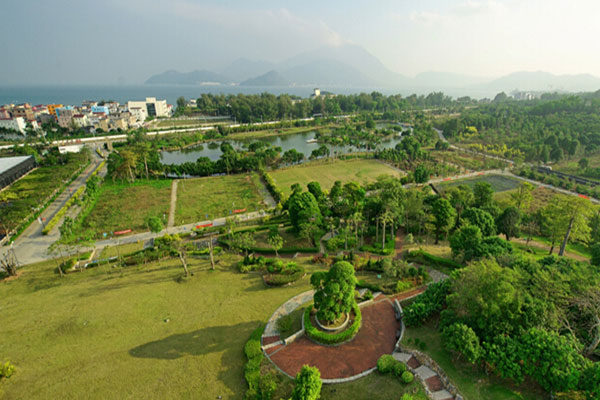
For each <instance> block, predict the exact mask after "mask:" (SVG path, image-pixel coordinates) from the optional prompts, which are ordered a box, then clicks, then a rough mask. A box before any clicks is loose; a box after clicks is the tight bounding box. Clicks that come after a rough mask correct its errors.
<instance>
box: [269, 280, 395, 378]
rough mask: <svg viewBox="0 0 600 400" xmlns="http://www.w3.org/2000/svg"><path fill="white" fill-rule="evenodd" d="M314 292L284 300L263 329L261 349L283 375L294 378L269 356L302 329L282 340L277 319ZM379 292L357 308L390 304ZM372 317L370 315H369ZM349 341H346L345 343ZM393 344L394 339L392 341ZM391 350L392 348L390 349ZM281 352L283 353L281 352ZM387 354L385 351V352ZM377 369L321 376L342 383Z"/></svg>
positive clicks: (304, 301) (302, 331) (273, 354)
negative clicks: (346, 374)
mask: <svg viewBox="0 0 600 400" xmlns="http://www.w3.org/2000/svg"><path fill="white" fill-rule="evenodd" d="M313 294H314V291H312V290H310V291H307V292H304V293H300V294H298V295H296V296H294V297H292V298H291V299H290V300H288V301H287V302H285V303H284V304H282V305H281V306H279V307H278V308H277V310H275V312H274V313H273V314H272V315H271V317H270V318H269V321H268V323H267V326H266V329H265V331H264V334H263V336H262V338H261V344H262V349H263V353H264V355H265V356H266V357H267V358H268V359H269V361H271V363H272V364H273V366H274V367H275V368H276V369H277V370H278V371H279V372H280V373H282V374H283V375H285V376H287V377H288V378H290V379H294V376H292V375H290V373H287V372H285V371H284V370H283V369H282V368H281V367H279V366H278V365H277V363H276V362H275V361H273V359H272V358H271V356H276V354H277V353H278V352H279V351H280V350H281V351H286V345H287V344H290V343H292V342H293V341H295V340H297V339H298V338H300V337H302V336H303V335H304V333H305V332H304V330H303V329H301V330H300V331H298V332H296V333H295V334H294V335H292V336H290V337H289V338H287V339H286V340H285V341H282V340H281V339H280V337H279V334H278V332H277V325H276V322H277V319H278V318H280V317H281V316H283V315H286V314H289V313H291V312H292V311H294V310H295V309H296V308H298V307H299V306H301V305H302V304H305V303H307V302H309V301H310V300H312V296H313ZM378 296H379V294H376V295H375V298H374V300H375V301H374V300H368V301H364V302H362V303H360V304H358V305H357V309H359V310H360V309H361V308H364V307H367V306H375V305H377V304H381V303H387V304H390V305H392V302H391V301H390V300H389V299H387V298H383V299H382V298H378ZM377 307H381V306H377ZM390 317H391V318H393V313H392V311H390ZM371 318H372V316H371ZM303 322H304V318H303ZM307 336H308V335H307ZM302 340H305V341H308V342H312V340H310V339H308V337H307V338H304V339H302ZM378 340H379V339H375V341H374V342H373V339H371V341H372V343H378ZM348 342H351V340H350V341H347V342H345V343H348ZM394 344H395V341H394ZM314 346H323V348H335V347H338V346H328V345H323V344H317V343H315V344H314ZM392 351H393V350H392ZM282 354H283V353H282ZM386 354H387V353H386ZM376 369H377V367H376V366H373V367H371V368H367V369H365V370H363V371H360V372H358V373H355V374H354V375H351V376H346V377H341V378H333V377H332V378H323V379H322V381H323V383H326V384H333V383H343V382H350V381H353V380H356V379H359V378H362V377H364V376H367V375H369V374H370V373H372V372H373V371H375V370H376Z"/></svg>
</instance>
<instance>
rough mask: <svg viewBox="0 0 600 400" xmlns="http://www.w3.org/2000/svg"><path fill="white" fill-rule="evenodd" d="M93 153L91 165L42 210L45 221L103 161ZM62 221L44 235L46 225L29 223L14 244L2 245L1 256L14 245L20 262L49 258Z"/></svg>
mask: <svg viewBox="0 0 600 400" xmlns="http://www.w3.org/2000/svg"><path fill="white" fill-rule="evenodd" d="M91 154H92V162H91V163H90V165H89V166H88V167H87V168H86V169H85V170H84V171H83V172H82V173H81V174H79V176H78V177H77V178H76V179H75V180H74V181H73V182H71V184H70V185H69V186H68V187H67V188H66V189H65V190H64V191H63V192H62V193H61V194H59V195H58V196H57V197H56V199H55V200H54V201H53V202H52V203H51V204H50V205H49V206H48V207H46V209H45V210H44V211H42V214H41V218H43V219H44V221H45V222H48V221H50V220H51V219H52V217H54V215H56V213H57V212H58V211H59V210H60V209H61V208H62V206H64V205H65V204H66V202H67V201H68V200H69V199H70V198H71V197H72V196H73V194H74V193H75V192H76V191H77V190H78V189H79V188H80V187H82V186H84V185H85V183H86V181H87V179H88V178H89V177H90V176H91V175H92V173H93V172H94V171H95V170H96V168H98V166H99V165H100V163H101V162H102V161H103V160H102V159H101V158H100V157H98V155H97V154H96V153H95V152H91ZM104 168H106V167H104ZM101 173H103V172H101ZM61 223H62V220H61V221H59V223H57V224H56V225H55V226H54V228H53V229H52V230H51V231H50V232H49V234H48V235H43V234H42V229H43V228H44V227H43V226H42V225H41V224H40V223H39V222H37V221H33V222H32V223H31V225H29V226H28V227H27V229H25V230H24V231H23V233H21V235H19V237H18V238H17V239H15V241H14V242H13V243H12V245H7V246H2V247H0V257H3V256H4V253H6V252H7V251H8V250H9V249H10V248H11V247H12V248H13V249H14V251H15V253H16V255H17V260H18V261H19V263H20V264H30V263H34V262H38V261H43V260H46V259H48V255H47V251H48V248H49V247H50V245H51V244H52V243H54V242H55V241H56V240H58V238H59V237H60V232H59V230H58V227H59V226H60V225H61Z"/></svg>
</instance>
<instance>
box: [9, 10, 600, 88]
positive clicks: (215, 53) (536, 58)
mask: <svg viewBox="0 0 600 400" xmlns="http://www.w3.org/2000/svg"><path fill="white" fill-rule="evenodd" d="M598 15H600V1H597V0H571V1H569V2H567V1H564V0H560V1H559V0H481V1H479V0H467V1H463V0H458V1H451V0H421V1H409V0H395V1H392V0H371V1H353V0H344V1H341V0H327V1H323V0H320V1H313V0H303V1H281V0H279V1H277V0H254V1H247V0H220V1H202V0H168V1H167V0H102V1H99V0H96V1H88V0H53V1H47V0H2V1H1V2H0V35H1V37H2V38H3V40H2V46H1V47H0V48H2V50H3V51H2V53H3V56H2V61H0V85H18V84H40V83H41V84H117V83H126V84H138V83H141V82H143V81H145V80H146V79H147V78H148V77H149V76H150V75H153V74H156V73H160V72H163V71H165V70H168V69H176V70H178V71H191V70H195V69H213V70H216V69H219V68H221V67H223V66H225V65H226V64H228V63H230V62H232V61H233V60H235V59H237V58H240V57H245V58H248V59H252V60H267V61H272V62H278V61H283V60H285V59H286V58H289V57H292V56H295V55H297V54H299V53H302V52H304V51H309V50H312V49H316V48H319V47H322V46H339V45H343V44H347V43H351V44H355V45H359V46H362V47H363V48H365V49H366V50H367V51H369V52H370V53H371V54H373V55H374V56H375V57H377V58H379V59H380V60H381V61H382V62H383V64H384V65H385V66H386V67H387V68H389V69H390V70H392V71H394V72H397V73H400V74H403V75H406V76H414V75H416V74H418V73H420V72H425V71H443V72H454V73H461V74H467V75H476V76H485V77H499V76H502V75H505V74H508V73H511V72H515V71H524V70H526V71H538V70H542V71H548V72H552V73H555V74H576V73H590V74H593V75H597V76H600V51H599V50H600V45H599V44H598V38H599V37H600V24H598V23H597V17H598Z"/></svg>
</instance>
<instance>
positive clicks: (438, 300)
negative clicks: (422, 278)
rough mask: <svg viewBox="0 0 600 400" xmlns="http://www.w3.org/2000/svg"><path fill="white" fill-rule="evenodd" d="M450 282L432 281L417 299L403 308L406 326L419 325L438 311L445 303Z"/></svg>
mask: <svg viewBox="0 0 600 400" xmlns="http://www.w3.org/2000/svg"><path fill="white" fill-rule="evenodd" d="M449 291H450V283H449V282H448V281H447V280H446V281H443V282H438V283H432V284H431V285H429V286H428V287H427V290H425V292H423V294H421V295H420V296H419V297H417V299H416V300H415V301H414V302H413V303H412V304H410V305H409V306H407V307H406V308H405V309H404V322H405V323H406V325H407V326H420V325H421V324H422V323H423V322H424V321H425V320H426V319H427V318H429V317H430V316H431V315H433V314H435V313H438V312H440V311H441V310H442V308H443V307H444V306H445V305H446V295H447V294H448V292H449Z"/></svg>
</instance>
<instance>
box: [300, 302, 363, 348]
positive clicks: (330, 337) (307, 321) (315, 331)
mask: <svg viewBox="0 0 600 400" xmlns="http://www.w3.org/2000/svg"><path fill="white" fill-rule="evenodd" d="M311 310H312V308H311V307H308V308H307V309H306V311H304V319H303V325H304V331H305V333H306V335H307V336H308V337H309V338H310V339H311V340H313V341H315V342H317V343H320V344H325V345H337V344H341V343H344V342H347V341H349V340H350V339H352V338H353V337H354V336H355V335H356V334H357V333H358V330H359V329H360V326H361V324H362V314H361V312H360V308H359V307H358V305H357V304H356V303H355V304H354V306H353V307H352V311H353V312H354V321H352V324H350V326H348V327H347V328H346V329H344V330H343V331H341V332H337V333H328V332H323V331H321V330H319V328H317V327H316V326H314V325H313V322H312V320H311V318H310V314H311Z"/></svg>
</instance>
